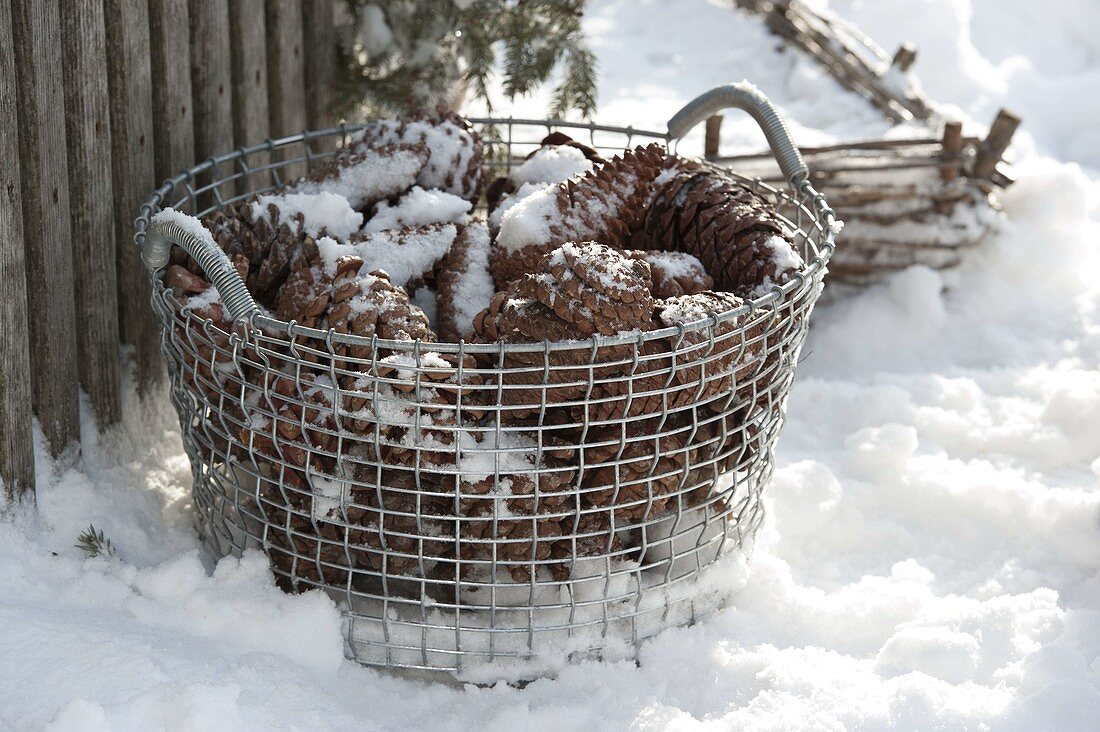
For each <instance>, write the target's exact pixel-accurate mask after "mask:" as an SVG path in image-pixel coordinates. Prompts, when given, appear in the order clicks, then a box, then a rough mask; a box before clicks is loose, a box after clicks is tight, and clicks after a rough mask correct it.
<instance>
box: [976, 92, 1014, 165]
mask: <svg viewBox="0 0 1100 732" xmlns="http://www.w3.org/2000/svg"><path fill="white" fill-rule="evenodd" d="M1019 126H1020V118H1019V117H1017V116H1016V115H1015V114H1013V113H1012V112H1009V111H1008V110H1007V109H1002V110H1000V111H999V112H997V117H996V119H994V120H993V124H992V125H990V127H989V134H988V135H986V138H985V139H984V140H982V142H981V144H980V145H978V157H977V159H976V160H975V161H974V177H975V178H988V177H989V176H991V175H993V173H994V171H995V170H996V169H997V163H999V162H1001V156H1002V155H1004V153H1005V150H1007V149H1008V146H1009V144H1010V143H1011V142H1012V136H1013V135H1015V134H1016V128H1017V127H1019Z"/></svg>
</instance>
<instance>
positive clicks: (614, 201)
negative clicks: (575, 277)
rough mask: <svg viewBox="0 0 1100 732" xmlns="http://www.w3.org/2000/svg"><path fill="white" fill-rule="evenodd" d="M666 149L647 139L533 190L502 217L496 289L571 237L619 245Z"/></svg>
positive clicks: (494, 258)
mask: <svg viewBox="0 0 1100 732" xmlns="http://www.w3.org/2000/svg"><path fill="white" fill-rule="evenodd" d="M666 159H667V153H666V152H665V150H664V148H662V147H661V146H660V145H657V144H652V145H648V146H646V147H638V148H635V149H634V150H628V151H626V152H625V153H623V154H622V155H621V156H620V157H617V158H613V159H611V160H609V161H608V162H607V163H605V164H604V165H602V166H601V167H600V168H599V169H597V170H594V171H593V172H591V173H588V174H587V175H585V176H583V177H581V178H576V179H570V180H567V181H565V182H564V183H560V184H558V185H555V186H551V187H549V188H546V189H544V190H540V191H537V192H535V193H532V194H531V195H530V196H527V197H526V198H524V199H523V200H522V201H520V202H519V203H517V204H516V205H515V206H513V207H512V208H510V209H509V210H508V211H507V212H506V213H505V214H504V216H503V217H502V218H501V223H500V231H499V232H498V233H497V238H496V242H495V246H494V247H493V251H492V255H491V257H490V261H489V264H490V268H491V270H492V272H493V280H494V281H495V282H496V285H497V289H503V288H504V287H505V286H507V285H508V283H510V282H512V281H514V280H516V279H518V278H519V277H520V276H522V275H523V274H525V273H528V272H533V271H535V267H536V266H537V265H538V262H539V260H541V258H542V257H543V256H544V255H545V254H547V253H548V252H550V251H551V250H553V249H555V248H557V247H559V246H561V245H562V244H564V243H566V242H570V241H587V240H595V241H598V242H599V243H601V244H606V245H608V246H612V247H617V248H622V247H623V246H624V245H625V244H627V242H628V241H629V239H630V237H631V235H632V233H633V232H634V231H635V230H636V229H638V228H639V227H640V226H641V225H642V221H643V218H644V216H645V206H646V200H647V198H648V196H649V195H650V193H651V189H652V187H653V182H654V180H655V179H656V178H657V176H658V175H659V174H660V173H661V169H662V166H663V165H664V163H665V161H666Z"/></svg>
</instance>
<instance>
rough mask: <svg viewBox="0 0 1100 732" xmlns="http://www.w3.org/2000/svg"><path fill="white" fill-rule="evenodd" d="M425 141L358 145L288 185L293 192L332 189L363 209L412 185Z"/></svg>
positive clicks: (422, 159)
mask: <svg viewBox="0 0 1100 732" xmlns="http://www.w3.org/2000/svg"><path fill="white" fill-rule="evenodd" d="M428 158H429V151H428V147H427V145H425V144H423V143H416V144H412V145H382V146H380V147H377V148H369V147H361V148H359V149H358V150H357V151H355V152H350V151H349V152H344V153H342V154H339V155H337V156H336V157H335V158H333V159H332V160H331V161H329V162H328V163H327V164H326V165H324V166H322V167H320V168H318V169H317V170H315V171H314V172H313V173H311V174H310V175H309V176H307V177H305V178H302V179H301V180H299V181H298V182H297V183H295V184H294V185H293V186H291V187H290V189H288V192H293V193H335V194H336V195H338V196H343V197H344V198H346V199H347V201H348V204H349V205H350V206H351V207H352V208H353V209H355V210H356V211H359V212H360V213H364V212H366V211H369V210H370V209H371V208H372V207H373V206H374V205H375V204H377V203H378V202H379V201H384V200H386V199H388V198H393V197H395V196H398V195H400V194H402V193H404V192H405V191H407V190H409V189H410V188H412V187H413V186H414V185H416V181H417V178H418V177H419V176H420V171H421V170H423V168H424V166H425V165H427V164H428Z"/></svg>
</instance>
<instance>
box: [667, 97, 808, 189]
mask: <svg viewBox="0 0 1100 732" xmlns="http://www.w3.org/2000/svg"><path fill="white" fill-rule="evenodd" d="M730 107H735V108H737V109H741V110H744V111H745V112H748V113H749V114H750V115H751V116H752V118H753V119H755V120H756V123H757V124H759V125H760V129H762V130H763V131H764V137H766V138H767V139H768V145H769V146H770V147H771V149H772V153H773V154H774V155H775V159H776V161H777V162H778V163H779V169H780V170H782V171H783V175H785V176H786V177H787V181H788V182H790V184H791V187H792V188H793V189H795V190H798V188H799V186H801V184H802V182H803V181H805V180H806V179H807V178H808V177H809V175H810V171H809V169H808V168H807V167H806V163H805V162H804V161H803V160H802V153H800V152H799V151H798V148H797V147H795V144H794V142H793V141H792V140H791V133H790V131H789V130H788V129H787V123H786V122H784V121H783V118H782V117H781V116H779V112H778V111H777V110H776V108H775V106H774V105H773V104H772V103H771V102H770V101H769V100H768V98H767V97H766V96H764V94H763V93H762V92H761V91H760V90H759V89H757V88H756V86H755V85H753V84H750V83H749V82H747V81H742V82H740V83H737V84H726V85H725V86H719V87H715V88H714V89H711V90H710V91H708V92H704V93H703V94H700V95H699V96H697V97H696V98H695V99H693V100H691V101H690V102H688V103H687V104H685V105H684V108H683V109H681V110H680V111H679V112H677V113H676V114H675V115H674V116H673V117H672V119H670V120H669V121H668V138H669V139H670V140H675V139H680V138H682V137H683V136H684V135H686V134H687V133H688V132H690V131H691V128H693V127H695V125H697V124H699V123H700V122H702V121H704V120H706V119H707V118H708V117H711V116H713V115H714V114H717V113H718V112H721V111H722V110H723V109H727V108H730Z"/></svg>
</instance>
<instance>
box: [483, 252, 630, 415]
mask: <svg viewBox="0 0 1100 732" xmlns="http://www.w3.org/2000/svg"><path fill="white" fill-rule="evenodd" d="M648 269H649V268H648V265H647V264H646V263H645V262H641V261H638V260H632V259H629V258H627V257H625V256H623V254H622V253H621V252H618V251H615V250H613V249H611V248H609V247H605V246H603V245H600V244H595V243H592V242H587V243H583V244H573V243H569V244H565V245H563V246H562V247H559V248H558V249H556V250H554V251H552V252H551V253H549V254H548V255H546V256H545V257H544V258H543V259H542V261H541V262H540V264H539V271H540V274H537V275H526V276H524V277H523V278H522V279H520V280H518V281H517V282H514V283H513V284H512V285H511V286H510V287H509V288H508V289H507V290H506V291H505V292H503V293H498V294H497V295H496V296H494V298H493V300H492V301H491V302H490V304H489V307H488V308H486V309H485V310H483V311H482V312H481V313H479V314H478V315H477V317H476V318H475V319H474V328H475V331H476V332H477V334H478V336H479V337H480V338H481V339H482V340H483V341H488V342H491V341H495V340H504V341H506V342H510V343H525V342H538V341H541V340H544V339H545V340H551V341H559V340H575V339H578V338H587V337H589V336H591V335H593V334H595V333H602V334H605V335H612V334H616V333H620V332H623V331H627V330H648V329H649V328H650V326H651V323H652V320H651V314H650V313H651V310H652V299H651V297H650V295H649V289H648V281H649V271H648ZM629 354H630V347H629V346H603V347H600V348H599V349H597V351H596V353H595V354H593V352H592V349H591V348H587V347H578V348H576V349H569V350H559V351H553V352H549V353H545V352H532V353H516V352H509V353H508V354H507V355H506V356H505V358H504V367H505V369H506V371H505V373H504V375H503V377H502V379H503V382H504V385H505V387H506V388H505V389H504V392H503V400H504V403H506V404H510V405H523V406H527V407H528V409H526V410H524V409H520V410H515V411H514V412H513V413H512V414H511V416H513V417H523V416H526V415H528V414H530V413H531V412H533V411H535V410H541V409H542V407H543V406H544V405H545V406H549V407H553V406H555V405H559V404H561V403H562V402H568V401H575V400H581V399H583V398H586V397H588V398H593V397H595V398H598V397H599V396H600V395H601V394H602V393H603V392H602V390H603V389H604V388H615V387H610V386H609V385H610V384H612V383H614V381H615V380H616V377H617V376H619V375H620V374H621V373H623V371H624V369H625V368H627V367H624V366H622V365H621V364H620V365H609V366H606V367H600V366H598V364H599V363H601V362H613V361H617V360H629V358H628V357H629ZM593 364H597V366H596V367H595V368H593ZM492 365H495V364H492ZM574 367H575V368H574ZM520 369H524V370H520ZM590 378H593V379H595V380H597V381H602V382H604V383H597V384H596V385H595V387H594V388H591V389H590V386H589V379H590ZM508 387H512V388H508ZM523 387H530V388H523ZM544 395H545V396H544Z"/></svg>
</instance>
